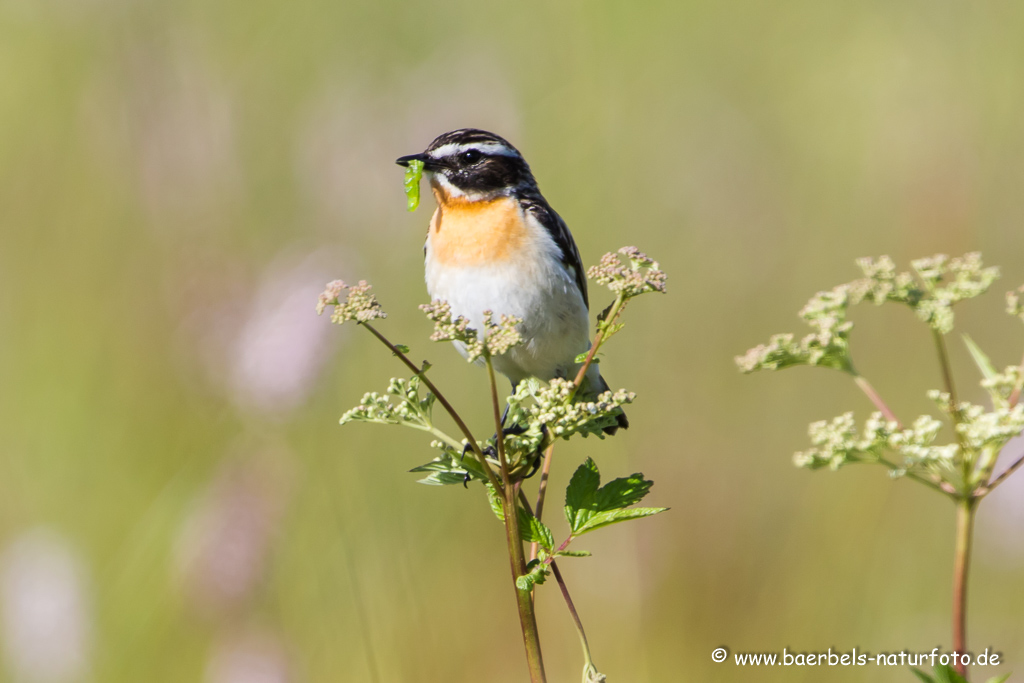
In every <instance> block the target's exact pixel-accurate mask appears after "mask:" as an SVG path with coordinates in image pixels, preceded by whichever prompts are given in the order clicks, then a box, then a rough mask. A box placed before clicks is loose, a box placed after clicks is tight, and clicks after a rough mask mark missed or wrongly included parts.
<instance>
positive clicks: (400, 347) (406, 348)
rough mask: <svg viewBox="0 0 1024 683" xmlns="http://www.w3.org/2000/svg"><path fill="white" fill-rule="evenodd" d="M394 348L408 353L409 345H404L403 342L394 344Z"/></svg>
mask: <svg viewBox="0 0 1024 683" xmlns="http://www.w3.org/2000/svg"><path fill="white" fill-rule="evenodd" d="M395 348H396V349H398V350H399V351H401V352H402V353H409V347H408V346H406V345H405V344H395Z"/></svg>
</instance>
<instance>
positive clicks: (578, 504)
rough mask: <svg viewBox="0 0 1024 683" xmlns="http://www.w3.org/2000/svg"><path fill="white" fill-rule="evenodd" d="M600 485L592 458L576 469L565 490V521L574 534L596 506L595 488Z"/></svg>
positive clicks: (591, 514) (599, 478)
mask: <svg viewBox="0 0 1024 683" xmlns="http://www.w3.org/2000/svg"><path fill="white" fill-rule="evenodd" d="M600 485H601V473H600V472H599V471H598V469H597V465H596V464H595V463H594V461H593V459H592V458H587V460H586V462H584V463H583V464H582V465H580V466H579V467H577V468H576V472H575V473H574V474H573V475H572V479H570V480H569V486H568V488H566V489H565V519H566V520H567V521H568V522H569V528H570V529H572V531H573V533H575V532H576V530H577V529H578V528H580V527H581V526H582V525H583V524H584V523H585V522H586V521H587V520H588V519H590V517H592V516H593V514H594V512H595V508H596V506H597V488H598V486H600Z"/></svg>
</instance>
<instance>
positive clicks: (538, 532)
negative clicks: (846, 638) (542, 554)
mask: <svg viewBox="0 0 1024 683" xmlns="http://www.w3.org/2000/svg"><path fill="white" fill-rule="evenodd" d="M519 536H520V537H521V538H522V539H523V540H524V541H526V542H527V543H539V544H540V546H541V547H542V548H544V550H546V551H548V552H551V549H552V548H553V547H554V545H555V537H554V536H553V535H552V533H551V529H549V528H548V527H547V525H546V524H544V522H542V521H540V520H539V519H537V518H536V517H534V516H533V515H532V514H530V513H529V512H528V511H527V510H526V509H525V508H522V507H520V508H519Z"/></svg>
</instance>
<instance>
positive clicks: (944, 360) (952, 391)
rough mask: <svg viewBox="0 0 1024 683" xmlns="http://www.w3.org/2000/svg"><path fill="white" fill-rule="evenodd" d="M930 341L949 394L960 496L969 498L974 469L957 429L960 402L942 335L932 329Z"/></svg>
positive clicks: (962, 438)
mask: <svg viewBox="0 0 1024 683" xmlns="http://www.w3.org/2000/svg"><path fill="white" fill-rule="evenodd" d="M932 339H934V340H935V350H936V352H937V353H938V355H939V367H940V368H942V382H943V384H945V386H946V393H947V394H949V415H950V417H951V418H952V419H953V434H954V435H955V436H956V440H957V443H958V444H960V454H961V455H960V457H961V462H960V474H961V476H962V477H963V488H962V491H961V493H962V495H963V496H965V497H969V496H971V495H972V494H973V492H972V491H971V490H970V489H971V472H972V470H973V469H974V457H973V455H974V454H973V452H972V451H971V449H969V448H968V447H967V442H965V441H964V437H963V434H961V433H960V430H959V429H957V427H959V426H960V423H961V422H963V414H962V413H961V412H960V402H959V401H957V398H956V386H955V385H954V384H953V370H952V368H951V367H950V365H949V354H947V353H946V340H945V337H943V336H942V333H941V332H939V331H938V330H936V329H934V328H933V329H932Z"/></svg>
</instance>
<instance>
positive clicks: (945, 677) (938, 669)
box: [935, 664, 967, 683]
mask: <svg viewBox="0 0 1024 683" xmlns="http://www.w3.org/2000/svg"><path fill="white" fill-rule="evenodd" d="M935 683H967V680H966V679H965V678H964V677H963V676H961V675H960V674H958V673H957V672H956V670H955V669H954V668H953V667H951V666H949V665H946V664H937V665H936V666H935Z"/></svg>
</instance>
